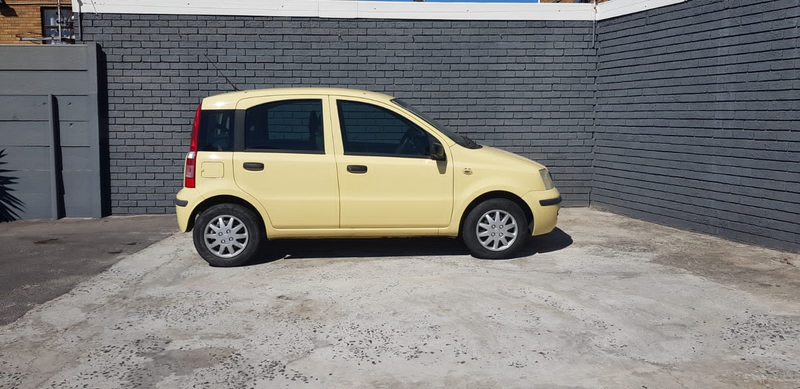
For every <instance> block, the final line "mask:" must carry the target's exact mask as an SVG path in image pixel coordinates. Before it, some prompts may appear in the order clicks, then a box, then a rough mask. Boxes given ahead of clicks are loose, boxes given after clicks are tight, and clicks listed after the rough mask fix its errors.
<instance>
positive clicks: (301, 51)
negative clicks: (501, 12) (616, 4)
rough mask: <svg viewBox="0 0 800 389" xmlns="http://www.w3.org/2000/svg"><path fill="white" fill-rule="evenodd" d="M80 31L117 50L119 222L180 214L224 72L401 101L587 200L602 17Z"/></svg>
mask: <svg viewBox="0 0 800 389" xmlns="http://www.w3.org/2000/svg"><path fill="white" fill-rule="evenodd" d="M82 22H83V40H84V41H96V42H98V43H99V44H100V45H101V46H102V48H103V51H104V52H105V54H106V60H107V69H108V95H109V96H108V103H109V109H108V111H109V138H110V140H109V143H110V145H109V149H110V150H109V151H110V164H111V167H110V168H111V193H112V194H111V196H112V197H111V203H112V212H113V213H114V214H132V213H167V212H173V211H174V209H173V204H172V200H173V198H174V194H175V193H176V192H177V191H178V190H179V189H180V187H181V184H182V169H183V158H184V156H185V153H186V150H187V149H188V144H189V136H190V131H191V121H192V118H193V115H194V110H195V108H196V107H197V104H198V103H199V102H200V100H201V99H202V98H204V97H206V96H209V95H214V94H218V93H222V92H227V91H230V90H232V87H231V86H230V85H228V84H227V82H226V80H225V79H224V78H222V77H221V74H225V75H226V76H227V77H228V78H229V79H230V81H231V82H233V83H234V84H236V85H237V86H238V87H239V88H241V89H254V88H270V87H281V86H335V87H346V88H358V89H367V90H372V91H377V92H385V93H388V94H392V95H394V96H396V97H399V98H402V99H404V100H406V101H408V102H410V103H412V104H414V105H417V106H419V107H420V108H422V109H423V110H425V111H427V112H429V113H430V114H431V116H433V117H434V118H436V119H440V120H441V121H443V122H444V123H446V124H447V125H449V126H450V127H452V128H455V129H458V130H459V131H463V132H465V133H467V134H469V135H470V136H471V137H473V138H475V139H477V140H480V141H481V142H483V143H485V144H489V145H495V146H498V147H501V148H505V149H507V150H510V151H513V152H517V153H520V154H522V155H524V156H526V157H530V158H532V159H535V160H538V161H540V162H543V163H545V164H546V165H548V166H549V167H550V168H551V169H552V171H553V173H554V176H555V179H556V183H557V185H558V187H559V189H560V190H561V191H562V193H563V194H564V198H565V204H566V205H572V206H586V205H588V204H589V185H590V182H591V152H592V143H591V127H592V118H591V116H592V109H593V103H594V101H593V93H594V92H593V88H594V69H595V66H596V65H595V61H594V58H595V51H594V49H593V48H592V23H591V22H590V21H571V22H565V21H514V22H512V21H508V22H506V21H446V20H439V21H430V20H412V21H404V20H375V19H369V20H367V19H355V20H354V19H324V18H299V17H298V18H287V17H244V16H197V15H137V14H97V15H95V14H92V13H86V14H84V15H83V21H82ZM215 66H216V68H218V69H219V71H218V70H217V69H215Z"/></svg>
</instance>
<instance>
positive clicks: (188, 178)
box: [183, 104, 203, 188]
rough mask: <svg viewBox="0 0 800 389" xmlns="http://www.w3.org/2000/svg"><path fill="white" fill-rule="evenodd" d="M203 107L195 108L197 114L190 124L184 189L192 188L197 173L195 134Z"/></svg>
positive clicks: (198, 128) (198, 127)
mask: <svg viewBox="0 0 800 389" xmlns="http://www.w3.org/2000/svg"><path fill="white" fill-rule="evenodd" d="M202 107H203V105H202V104H201V105H200V106H198V107H197V112H196V113H195V114H194V123H192V140H191V143H190V144H189V152H188V153H187V154H186V165H185V166H184V169H183V171H184V172H185V174H184V177H183V186H184V187H186V188H194V185H195V183H194V177H195V173H196V172H197V132H198V131H199V130H200V112H201V108H202Z"/></svg>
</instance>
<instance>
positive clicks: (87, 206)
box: [63, 170, 99, 217]
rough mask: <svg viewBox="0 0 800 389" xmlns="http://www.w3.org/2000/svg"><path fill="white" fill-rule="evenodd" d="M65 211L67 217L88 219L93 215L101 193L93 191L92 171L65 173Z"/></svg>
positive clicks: (66, 171) (67, 171)
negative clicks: (88, 216) (87, 217)
mask: <svg viewBox="0 0 800 389" xmlns="http://www.w3.org/2000/svg"><path fill="white" fill-rule="evenodd" d="M63 175H64V209H65V215H64V216H66V217H86V216H87V215H91V214H92V210H93V207H94V204H96V202H97V201H98V198H97V197H98V196H99V193H96V192H94V191H92V190H91V188H92V181H93V180H94V175H93V172H92V171H88V170H83V171H70V170H65V171H64V173H63Z"/></svg>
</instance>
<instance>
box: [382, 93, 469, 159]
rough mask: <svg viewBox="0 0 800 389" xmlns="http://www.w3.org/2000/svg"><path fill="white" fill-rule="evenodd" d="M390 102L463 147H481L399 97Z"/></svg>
mask: <svg viewBox="0 0 800 389" xmlns="http://www.w3.org/2000/svg"><path fill="white" fill-rule="evenodd" d="M392 102H393V103H395V104H397V105H399V106H401V107H403V108H404V109H405V110H406V111H408V112H411V113H412V114H414V115H415V116H417V117H418V118H420V119H422V120H424V121H425V122H426V123H428V124H430V125H432V126H433V127H434V128H436V129H437V130H439V132H441V133H442V134H444V135H445V136H447V137H448V138H450V139H452V140H453V142H456V143H458V144H459V145H461V146H463V147H466V148H468V149H479V148H481V145H479V144H477V143H476V142H475V141H474V140H472V139H470V138H469V137H468V136H466V135H461V134H459V133H457V132H455V131H453V130H451V129H449V128H447V127H445V126H444V125H442V124H439V123H437V122H436V121H435V120H433V119H431V118H430V117H428V115H425V114H424V113H422V112H420V111H418V110H417V109H416V108H414V107H412V106H411V105H410V104H408V103H406V102H405V101H403V100H400V99H393V100H392Z"/></svg>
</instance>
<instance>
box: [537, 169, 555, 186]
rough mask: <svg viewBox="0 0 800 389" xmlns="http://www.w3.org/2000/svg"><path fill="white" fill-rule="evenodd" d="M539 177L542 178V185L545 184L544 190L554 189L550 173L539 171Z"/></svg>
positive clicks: (545, 170) (544, 170)
mask: <svg viewBox="0 0 800 389" xmlns="http://www.w3.org/2000/svg"><path fill="white" fill-rule="evenodd" d="M539 175H541V176H542V183H544V189H545V190H550V189H553V188H554V187H555V186H553V178H552V177H550V172H549V171H547V169H542V170H539Z"/></svg>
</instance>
